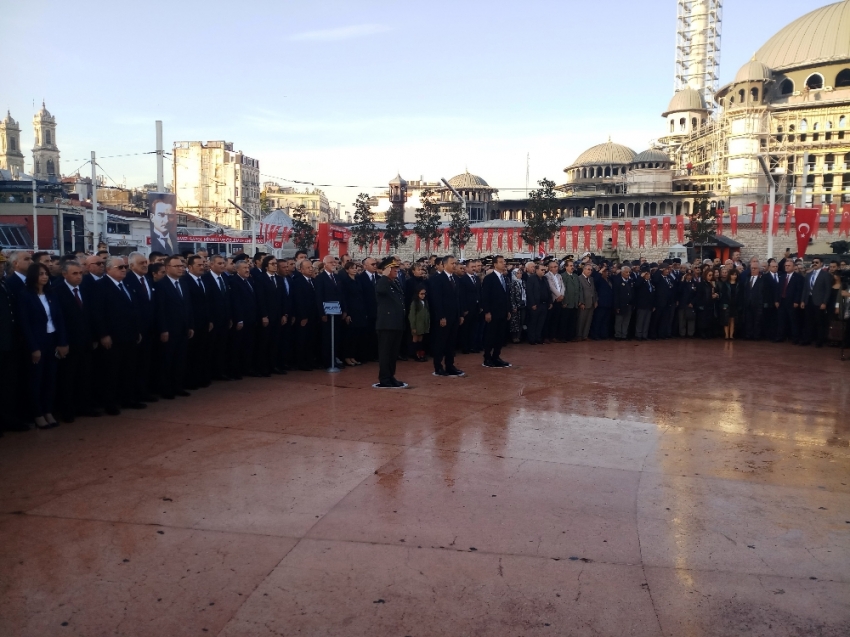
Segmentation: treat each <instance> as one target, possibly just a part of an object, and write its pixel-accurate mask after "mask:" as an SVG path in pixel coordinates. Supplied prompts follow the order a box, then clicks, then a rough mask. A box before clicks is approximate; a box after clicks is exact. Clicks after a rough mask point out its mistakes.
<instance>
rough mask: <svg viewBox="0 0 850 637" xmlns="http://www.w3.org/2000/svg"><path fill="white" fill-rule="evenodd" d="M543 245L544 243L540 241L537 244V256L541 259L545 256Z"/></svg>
mask: <svg viewBox="0 0 850 637" xmlns="http://www.w3.org/2000/svg"><path fill="white" fill-rule="evenodd" d="M545 246H546V244H545V243H543V242H542V241H541V242H540V243H539V244H538V245H537V256H538V257H540V258H541V259H542V258H543V257H545V256H546V250H545Z"/></svg>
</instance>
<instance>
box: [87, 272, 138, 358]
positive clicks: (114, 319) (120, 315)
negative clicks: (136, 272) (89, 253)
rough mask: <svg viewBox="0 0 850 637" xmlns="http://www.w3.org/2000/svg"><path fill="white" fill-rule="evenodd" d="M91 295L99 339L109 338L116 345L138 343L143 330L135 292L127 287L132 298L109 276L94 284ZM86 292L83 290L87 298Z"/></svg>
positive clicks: (96, 332) (125, 287)
mask: <svg viewBox="0 0 850 637" xmlns="http://www.w3.org/2000/svg"><path fill="white" fill-rule="evenodd" d="M91 287H92V288H93V292H92V293H91V294H89V298H91V299H92V301H93V302H94V305H95V308H94V309H95V311H94V324H95V335H96V336H97V338H99V339H100V338H103V337H104V336H109V337H110V338H112V341H113V342H115V343H125V344H126V343H136V342H138V340H139V336H141V333H142V330H141V327H140V324H139V311H138V309H137V306H136V298H135V296H134V295H133V291H132V290H130V288H128V287H127V286H126V285H125V286H124V289H126V290H128V291H129V292H130V298H128V297H127V295H126V294H125V293H123V292H121V290H119V289H118V286H116V285H115V283H113V281H112V279H110V278H109V277H108V276H105V277H103V278H102V279H100V281H98V282H97V283H94V284H92V286H91ZM85 295H86V291H85V290H83V296H84V298H85Z"/></svg>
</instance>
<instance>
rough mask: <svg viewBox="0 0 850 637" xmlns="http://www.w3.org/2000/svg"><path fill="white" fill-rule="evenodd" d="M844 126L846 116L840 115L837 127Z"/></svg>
mask: <svg viewBox="0 0 850 637" xmlns="http://www.w3.org/2000/svg"><path fill="white" fill-rule="evenodd" d="M845 126H847V117H845V116H844V115H842V116H841V117H839V118H838V128H844V127H845Z"/></svg>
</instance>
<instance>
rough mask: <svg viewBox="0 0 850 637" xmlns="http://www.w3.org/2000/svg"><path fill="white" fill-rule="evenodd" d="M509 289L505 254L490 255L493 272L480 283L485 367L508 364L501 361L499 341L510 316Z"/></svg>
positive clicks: (505, 365)
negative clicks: (491, 256)
mask: <svg viewBox="0 0 850 637" xmlns="http://www.w3.org/2000/svg"><path fill="white" fill-rule="evenodd" d="M510 290H511V288H510V281H509V280H508V272H507V265H506V264H505V257H503V256H501V255H498V256H495V257H493V272H491V273H490V274H488V275H487V276H485V277H484V281H482V283H481V311H482V312H483V315H484V367H510V363H508V362H506V361H503V360H502V344H503V343H504V342H505V334H506V333H507V329H508V321H509V320H510V318H511V291H510Z"/></svg>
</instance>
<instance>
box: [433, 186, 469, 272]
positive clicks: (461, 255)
mask: <svg viewBox="0 0 850 637" xmlns="http://www.w3.org/2000/svg"><path fill="white" fill-rule="evenodd" d="M440 181H442V182H443V183H444V184H446V188H448V189H449V190H451V191H452V192H453V193H454V194H455V197H457V198H458V199H460V205H461V208H462V209H463V214H464V216H465V217H466V218H467V220H468V219H469V215H468V214H467V213H466V199H464V198H463V197H461V196H460V193H459V192H458V191H457V190H455V189H454V186H452V185H451V184H450V183H449V182H447V181H446V179H445V178H441V179H440ZM464 252H465V250H464V249H463V248H461V249H460V258H461V259H463V258H464V254H463V253H464Z"/></svg>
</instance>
